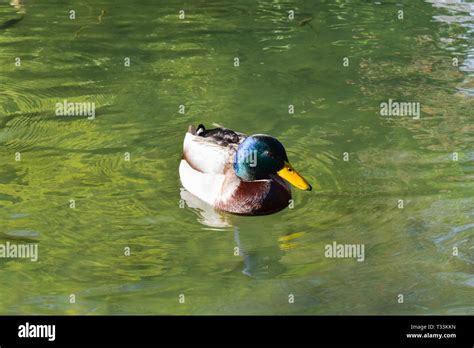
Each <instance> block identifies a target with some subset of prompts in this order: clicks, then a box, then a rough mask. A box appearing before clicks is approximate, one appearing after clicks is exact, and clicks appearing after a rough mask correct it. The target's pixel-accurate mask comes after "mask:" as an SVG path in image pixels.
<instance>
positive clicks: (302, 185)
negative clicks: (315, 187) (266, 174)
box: [277, 162, 312, 191]
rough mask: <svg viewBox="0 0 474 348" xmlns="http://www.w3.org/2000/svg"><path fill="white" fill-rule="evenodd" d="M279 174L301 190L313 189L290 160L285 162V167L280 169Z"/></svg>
mask: <svg viewBox="0 0 474 348" xmlns="http://www.w3.org/2000/svg"><path fill="white" fill-rule="evenodd" d="M277 174H278V175H279V176H280V177H282V178H283V179H285V180H286V181H288V182H289V183H290V184H292V185H293V186H296V187H297V188H299V189H301V190H306V191H311V190H312V187H311V185H310V184H309V183H308V182H307V181H306V179H305V178H303V177H302V176H301V175H300V174H299V173H298V172H297V171H296V170H294V169H293V167H292V166H291V164H289V163H288V162H285V166H284V167H283V169H281V170H279V171H278V172H277Z"/></svg>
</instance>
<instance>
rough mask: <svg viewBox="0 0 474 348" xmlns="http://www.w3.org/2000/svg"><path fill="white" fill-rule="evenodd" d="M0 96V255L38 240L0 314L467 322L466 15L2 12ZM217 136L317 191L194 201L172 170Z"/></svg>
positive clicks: (470, 15)
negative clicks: (275, 160)
mask: <svg viewBox="0 0 474 348" xmlns="http://www.w3.org/2000/svg"><path fill="white" fill-rule="evenodd" d="M182 9H184V10H185V18H184V19H179V11H180V10H182ZM71 10H74V11H75V16H76V18H75V19H70V18H69V16H70V11H71ZM291 10H293V11H294V12H295V18H294V20H290V19H289V18H288V11H291ZM400 10H402V11H403V19H399V15H400V12H399V11H400ZM308 18H312V20H311V21H309V22H308V23H306V24H304V25H300V21H302V20H305V19H308ZM236 57H237V58H239V61H240V66H238V67H236V66H234V58H236ZM345 57H347V58H348V59H349V65H348V66H344V65H343V60H344V58H345ZM16 58H20V59H21V65H20V66H15V59H16ZM125 58H130V66H129V67H127V66H125V64H124V62H125ZM453 59H456V60H457V62H458V63H457V64H456V63H455V60H453ZM0 86H1V87H0V243H6V242H10V243H38V244H39V260H38V261H37V262H30V261H29V260H18V259H0V284H2V285H1V286H0V313H2V314H474V296H473V295H474V288H473V287H474V272H473V270H474V268H473V266H474V246H473V241H474V234H473V232H474V202H473V194H474V190H473V179H474V165H473V160H474V152H473V143H474V142H473V126H472V124H473V122H472V121H473V118H472V116H473V106H474V2H472V1H454V0H453V1H436V0H430V1H426V2H425V1H379V2H372V1H362V0H361V1H311V2H309V1H277V0H274V1H239V2H235V1H227V0H222V1H192V2H191V1H188V2H181V1H151V0H147V1H141V3H140V5H138V4H137V3H134V2H131V1H123V0H115V1H111V0H100V1H81V2H80V3H78V2H73V1H48V2H46V3H45V2H41V1H36V0H29V1H27V2H25V3H23V2H21V1H13V3H12V4H10V2H9V1H5V0H2V1H0ZM389 99H393V100H401V101H411V102H418V103H420V105H421V116H420V119H419V120H415V119H413V118H412V117H382V116H380V103H382V102H385V101H388V100H389ZM64 100H68V101H71V102H93V103H95V106H96V117H95V119H93V120H88V119H87V118H86V117H59V116H56V115H55V111H56V107H55V105H56V103H58V102H63V101H64ZM180 105H184V107H185V110H184V113H180V112H179V111H180ZM289 105H293V106H294V110H295V111H294V114H289V112H288V106H289ZM213 122H215V123H218V124H222V125H225V126H226V127H229V128H232V129H235V130H237V131H241V132H245V133H267V134H271V135H273V136H275V137H277V138H278V139H279V140H280V141H281V142H282V143H283V144H284V145H285V147H286V149H287V152H288V155H289V158H290V160H291V162H292V163H293V165H294V166H295V167H296V168H297V169H298V170H299V171H300V172H301V173H302V174H304V176H305V177H306V178H307V179H308V180H309V181H310V182H311V183H312V184H313V186H315V189H314V190H313V191H312V192H301V191H294V208H293V209H286V210H284V211H282V212H280V213H278V214H274V215H271V216H263V217H239V216H232V215H227V214H222V213H216V212H214V211H213V210H212V209H209V208H207V207H203V206H202V204H200V202H199V201H196V199H193V197H190V196H189V195H187V194H186V192H183V191H182V190H181V185H180V181H179V176H178V165H179V160H180V156H181V148H182V140H183V136H184V132H185V130H186V129H187V126H188V125H189V124H198V123H204V124H206V125H211V124H212V123H213ZM18 153H19V154H20V156H21V161H15V156H16V154H18ZM126 153H129V154H130V161H126V158H125V157H126V155H125V154H126ZM344 153H347V154H348V156H349V157H348V161H344V159H343V158H344ZM454 153H456V154H457V156H458V160H457V161H455V160H453V156H454V155H453V154H454ZM71 199H74V200H75V202H76V207H75V209H71V208H70V200H71ZM399 200H403V209H400V208H399V206H398V205H399ZM333 241H336V242H337V243H351V244H352V243H354V244H363V245H364V246H365V260H364V262H357V261H356V260H355V259H331V258H326V257H325V256H324V248H325V246H326V245H327V244H331V243H332V242H333ZM236 247H238V248H239V253H237V254H238V255H237V256H236V255H235V251H236V249H235V248H236ZM454 247H456V248H457V250H458V255H457V256H453V248H454ZM125 248H130V251H131V255H130V256H125V255H124V250H125ZM71 294H74V295H75V296H76V303H74V304H71V303H70V301H69V300H70V297H69V296H70V295H71ZM180 294H184V295H185V303H184V304H180V303H179V295H180ZM290 294H292V295H294V299H295V301H294V303H289V302H288V296H289V295H290ZM399 294H403V295H404V303H403V304H400V303H398V295H399Z"/></svg>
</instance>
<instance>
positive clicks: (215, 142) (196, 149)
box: [179, 124, 312, 216]
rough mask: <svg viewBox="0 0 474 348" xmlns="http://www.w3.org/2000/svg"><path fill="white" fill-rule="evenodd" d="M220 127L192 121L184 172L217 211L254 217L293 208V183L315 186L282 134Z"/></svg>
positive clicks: (186, 182) (187, 184)
mask: <svg viewBox="0 0 474 348" xmlns="http://www.w3.org/2000/svg"><path fill="white" fill-rule="evenodd" d="M216 126H217V128H212V129H206V127H205V126H204V125H203V124H199V125H198V126H197V127H195V126H194V125H191V126H189V127H188V130H187V132H186V134H185V136H184V142H183V154H182V157H181V161H180V165H179V176H180V179H181V184H182V186H183V187H184V189H185V190H187V191H188V192H189V193H191V194H192V195H194V196H196V197H197V198H199V199H200V200H202V201H204V202H205V203H207V204H209V205H211V206H213V207H214V208H215V209H217V210H220V211H224V212H228V213H231V214H237V215H248V216H252V215H268V214H273V213H276V212H279V211H281V210H282V209H284V208H286V207H288V205H289V203H290V200H291V197H292V195H291V186H290V184H291V185H293V186H295V187H297V188H298V189H301V190H305V191H311V190H312V186H311V185H310V184H309V183H308V181H307V180H306V179H305V178H303V176H301V175H300V174H299V173H298V172H297V171H296V170H295V169H294V168H293V166H292V165H291V164H290V162H289V160H288V156H287V154H286V150H285V148H284V146H283V145H282V144H281V143H280V142H279V141H278V140H277V139H276V138H274V137H272V136H270V135H266V134H253V135H246V134H244V133H240V132H236V131H233V130H231V129H227V128H224V127H222V126H219V125H216Z"/></svg>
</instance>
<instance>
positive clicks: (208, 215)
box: [180, 189, 296, 278]
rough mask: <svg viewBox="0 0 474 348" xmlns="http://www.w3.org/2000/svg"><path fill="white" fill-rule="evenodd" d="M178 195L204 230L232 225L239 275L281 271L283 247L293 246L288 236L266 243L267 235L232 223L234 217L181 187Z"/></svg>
mask: <svg viewBox="0 0 474 348" xmlns="http://www.w3.org/2000/svg"><path fill="white" fill-rule="evenodd" d="M180 195H181V199H182V200H183V201H184V202H185V203H186V205H187V206H188V207H189V208H193V211H194V212H195V213H196V214H197V216H198V218H197V219H198V221H199V222H200V223H201V224H202V225H204V226H205V228H206V229H210V230H222V231H229V229H230V228H233V231H234V233H233V234H234V241H235V245H236V247H237V248H238V249H237V250H238V255H239V256H241V257H243V262H244V265H243V270H242V273H243V274H245V275H246V276H248V277H252V278H272V277H276V276H278V275H279V274H282V273H284V272H285V270H286V268H285V266H284V265H283V264H282V263H281V258H282V256H283V255H284V253H285V251H286V250H288V249H290V248H291V247H293V246H295V245H296V244H291V241H289V239H290V238H288V236H281V237H280V238H278V239H275V240H274V241H273V242H272V241H270V243H269V239H268V238H264V237H261V238H258V237H256V236H255V233H254V231H250V230H249V229H245V228H241V227H238V226H235V225H234V224H233V223H232V220H235V219H238V217H237V216H234V215H230V214H226V213H223V212H220V211H218V210H216V209H215V208H214V207H212V206H211V205H209V204H207V203H205V202H203V201H201V200H200V199H199V198H197V197H195V196H194V195H192V194H191V193H189V192H188V191H186V190H185V189H182V190H181V194H180ZM246 231H248V233H246ZM290 236H291V235H290Z"/></svg>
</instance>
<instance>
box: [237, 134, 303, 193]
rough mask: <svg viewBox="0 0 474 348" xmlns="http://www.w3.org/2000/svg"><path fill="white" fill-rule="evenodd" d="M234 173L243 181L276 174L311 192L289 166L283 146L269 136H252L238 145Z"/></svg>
mask: <svg viewBox="0 0 474 348" xmlns="http://www.w3.org/2000/svg"><path fill="white" fill-rule="evenodd" d="M234 171H235V174H236V175H237V176H238V177H239V178H241V179H242V180H244V181H254V180H261V179H269V178H270V175H272V174H276V175H279V176H280V177H282V178H283V179H285V180H286V181H288V182H289V183H290V184H292V185H294V186H296V187H298V188H300V189H302V190H308V191H311V185H310V184H309V183H308V182H307V181H306V180H305V179H304V178H303V177H302V176H301V175H300V174H298V172H297V171H296V170H294V169H293V167H292V166H291V165H290V163H289V161H288V156H287V155H286V151H285V148H284V147H283V145H282V144H281V143H280V142H279V141H278V140H276V139H275V138H273V137H271V136H269V135H264V134H257V135H252V136H249V137H248V138H247V139H245V140H244V142H243V143H242V144H240V145H239V148H238V150H237V152H236V154H235V159H234Z"/></svg>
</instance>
